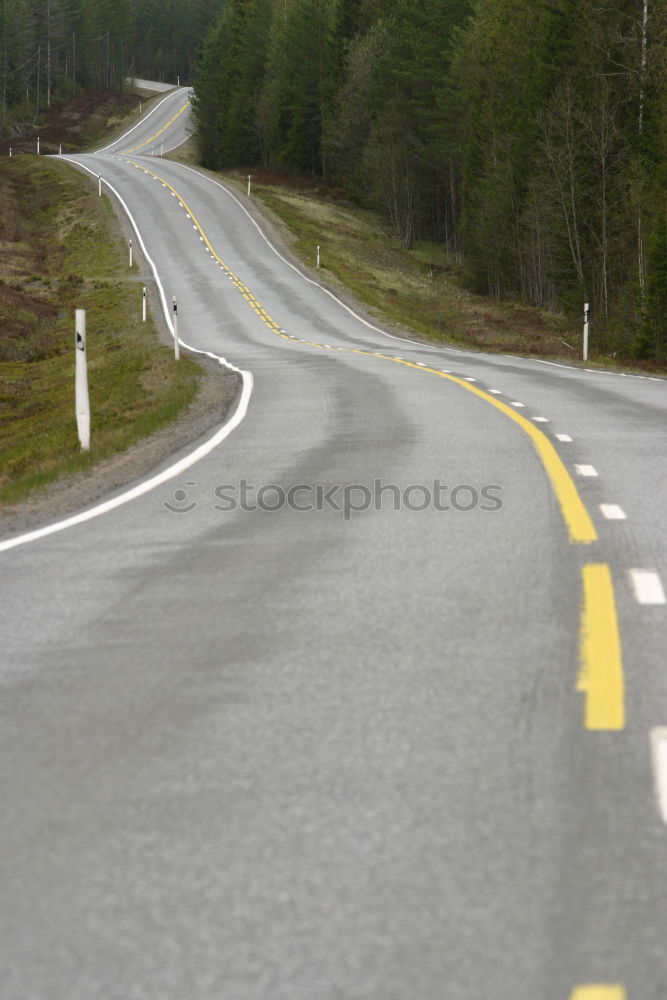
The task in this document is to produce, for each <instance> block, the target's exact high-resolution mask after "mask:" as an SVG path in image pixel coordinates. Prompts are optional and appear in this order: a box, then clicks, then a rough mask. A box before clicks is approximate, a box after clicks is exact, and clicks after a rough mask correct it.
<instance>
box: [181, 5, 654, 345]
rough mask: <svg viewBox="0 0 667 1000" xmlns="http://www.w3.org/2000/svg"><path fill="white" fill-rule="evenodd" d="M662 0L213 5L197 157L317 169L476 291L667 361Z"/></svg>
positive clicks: (198, 86)
mask: <svg viewBox="0 0 667 1000" xmlns="http://www.w3.org/2000/svg"><path fill="white" fill-rule="evenodd" d="M665 14H666V0H614V2H613V3H606V2H605V3H603V2H602V0H220V3H219V14H218V17H217V19H216V20H215V22H214V23H213V24H212V26H211V28H210V29H209V31H208V34H207V36H206V42H205V46H204V49H203V53H202V57H201V61H200V65H199V69H198V73H197V78H196V83H195V92H196V115H197V119H198V125H199V138H200V151H201V157H202V160H203V162H204V163H205V164H206V165H207V166H210V167H225V166H235V165H246V164H252V163H261V164H264V165H265V166H267V167H273V168H278V169H281V170H286V171H293V172H303V171H308V172H313V173H316V174H319V175H322V176H323V177H325V178H326V179H328V180H330V181H331V182H332V183H334V184H337V185H340V186H342V187H344V188H345V189H346V190H347V191H348V192H349V193H350V194H351V195H352V196H353V197H355V198H356V199H358V200H359V201H361V202H363V203H366V204H371V205H374V206H376V207H378V208H380V209H381V210H382V211H383V212H384V213H385V215H386V217H387V218H388V219H390V220H391V223H392V225H393V228H394V230H395V233H396V235H397V237H398V239H400V241H401V243H402V244H403V245H404V246H410V245H411V243H412V241H413V240H415V239H430V240H435V241H438V242H439V243H441V244H442V245H444V246H445V248H446V249H447V250H448V251H449V252H450V253H451V254H453V255H456V256H457V257H459V258H460V259H462V260H463V262H464V265H465V269H466V273H467V276H468V281H469V283H470V285H471V287H472V288H474V289H476V290H478V291H480V292H484V293H487V294H491V295H494V296H497V297H512V298H516V299H521V300H524V301H527V302H530V303H533V304H535V305H538V306H541V307H544V308H549V309H555V308H562V307H565V308H566V309H568V310H570V311H572V312H573V313H574V311H577V312H578V311H579V310H580V309H581V307H582V304H583V302H584V301H590V302H591V304H592V307H593V309H594V316H595V318H596V320H597V331H598V342H600V337H602V338H603V344H604V346H605V348H606V349H608V350H620V351H623V352H626V351H628V350H630V351H632V352H633V353H634V354H635V355H637V356H640V357H658V358H664V357H665V356H667V219H666V210H667V150H666V149H665V136H666V134H667V130H666V126H667V120H666V119H667V115H666V110H667V109H666V106H665V101H666V98H667V75H666V74H665V69H666V66H665V48H666V47H665V40H666V37H667V29H666V25H665Z"/></svg>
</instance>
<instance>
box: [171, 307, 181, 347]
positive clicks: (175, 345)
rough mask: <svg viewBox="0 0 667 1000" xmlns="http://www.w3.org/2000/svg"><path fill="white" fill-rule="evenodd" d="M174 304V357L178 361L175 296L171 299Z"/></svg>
mask: <svg viewBox="0 0 667 1000" xmlns="http://www.w3.org/2000/svg"><path fill="white" fill-rule="evenodd" d="M173 303H174V357H175V358H176V360H177V361H178V360H179V358H180V356H181V351H180V348H179V345H178V304H177V302H176V296H175V295H174V297H173Z"/></svg>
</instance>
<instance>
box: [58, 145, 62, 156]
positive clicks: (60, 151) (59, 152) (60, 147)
mask: <svg viewBox="0 0 667 1000" xmlns="http://www.w3.org/2000/svg"><path fill="white" fill-rule="evenodd" d="M62 155H63V144H62V142H61V143H60V146H59V147H58V156H62Z"/></svg>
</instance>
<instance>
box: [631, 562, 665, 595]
mask: <svg viewBox="0 0 667 1000" xmlns="http://www.w3.org/2000/svg"><path fill="white" fill-rule="evenodd" d="M630 582H631V583H632V589H633V590H634V592H635V597H636V598H637V601H638V602H639V603H640V604H665V591H664V589H663V586H662V581H661V580H660V577H659V576H658V574H657V573H656V572H655V571H654V570H650V569H631V570H630Z"/></svg>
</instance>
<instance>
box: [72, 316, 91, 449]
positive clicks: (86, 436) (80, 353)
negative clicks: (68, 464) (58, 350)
mask: <svg viewBox="0 0 667 1000" xmlns="http://www.w3.org/2000/svg"><path fill="white" fill-rule="evenodd" d="M74 348H75V349H74V353H75V373H74V375H75V402H74V405H75V409H76V429H77V431H78V434H79V441H80V442H81V450H82V451H88V450H89V449H90V400H89V398H88V359H87V355H86V310H85V309H77V310H76V311H75V338H74Z"/></svg>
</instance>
